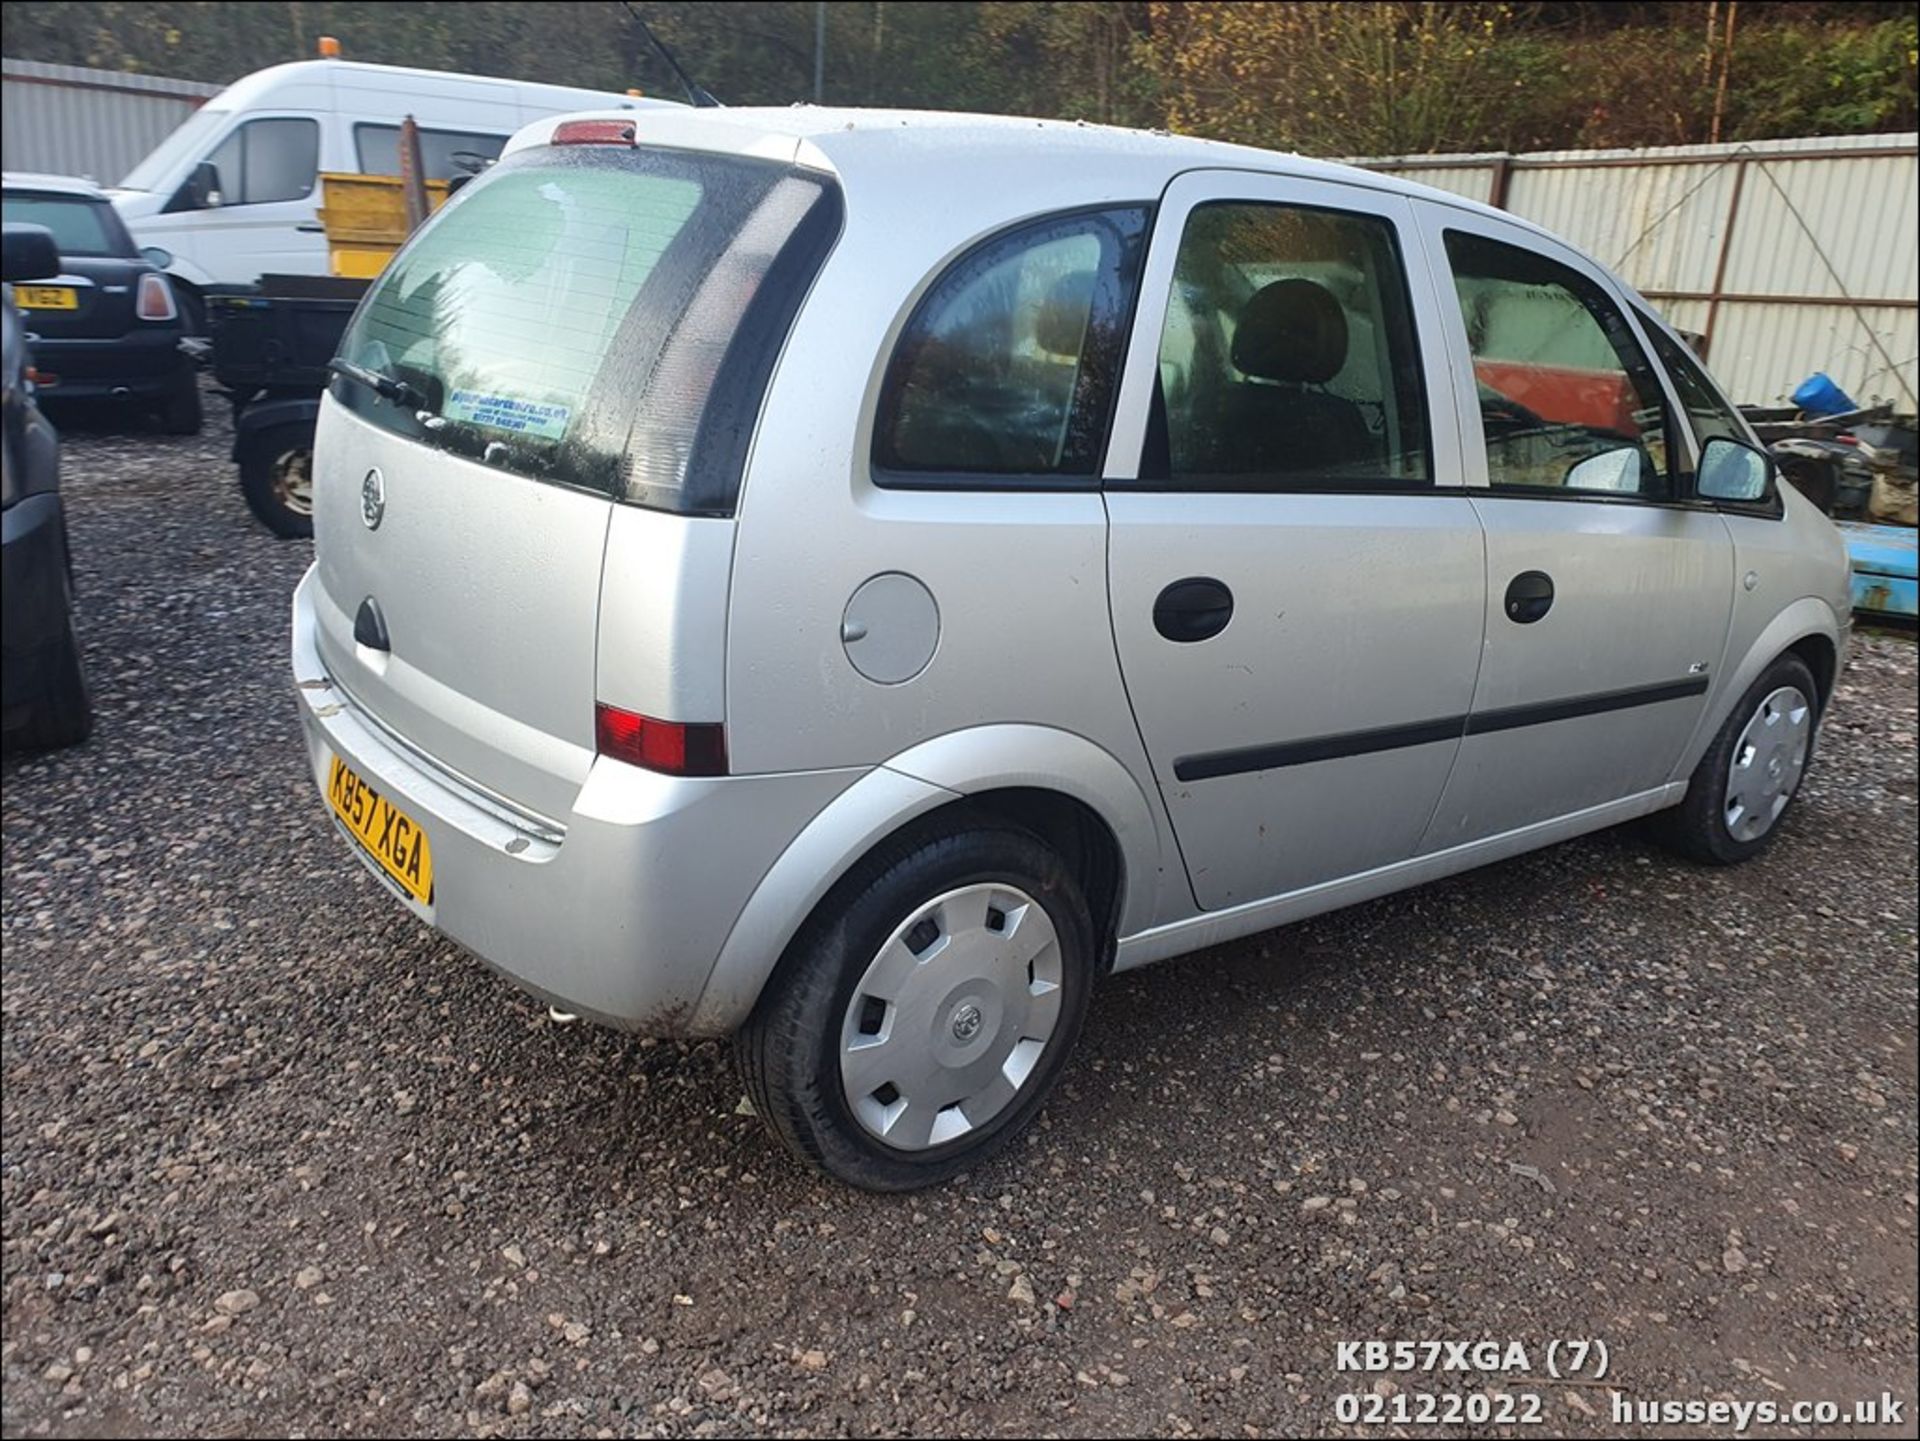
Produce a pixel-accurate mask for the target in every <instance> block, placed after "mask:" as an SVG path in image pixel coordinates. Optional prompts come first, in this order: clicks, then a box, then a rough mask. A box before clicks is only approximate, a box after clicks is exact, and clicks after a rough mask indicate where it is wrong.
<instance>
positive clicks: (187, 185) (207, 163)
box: [167, 160, 220, 210]
mask: <svg viewBox="0 0 1920 1441" xmlns="http://www.w3.org/2000/svg"><path fill="white" fill-rule="evenodd" d="M219 205H220V167H219V166H218V165H215V164H214V163H213V162H212V161H211V160H202V161H201V162H200V163H199V164H198V165H196V166H194V167H193V170H192V171H191V173H189V174H188V176H187V178H186V180H184V181H183V182H182V183H181V186H180V190H179V193H178V194H176V195H175V196H174V197H173V204H171V205H169V206H168V207H167V209H169V210H214V209H217V208H218V207H219Z"/></svg>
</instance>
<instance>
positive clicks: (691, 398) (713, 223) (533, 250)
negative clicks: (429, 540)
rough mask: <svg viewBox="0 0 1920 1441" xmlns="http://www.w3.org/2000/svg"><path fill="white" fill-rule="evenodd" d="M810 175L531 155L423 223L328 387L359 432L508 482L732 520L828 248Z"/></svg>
mask: <svg viewBox="0 0 1920 1441" xmlns="http://www.w3.org/2000/svg"><path fill="white" fill-rule="evenodd" d="M839 219H840V209H839V192H838V190H837V188H836V187H834V186H833V185H832V184H831V182H830V181H828V180H827V179H825V178H824V177H822V176H819V175H817V174H812V173H808V172H804V171H798V170H794V169H792V168H790V167H787V166H784V165H780V164H776V163H773V162H767V161H758V160H749V159H745V158H741V157H735V156H723V155H703V154H698V153H695V152H673V151H665V150H658V151H654V150H632V149H625V148H622V149H614V148H612V147H603V146H578V147H573V146H569V147H542V148H537V149H531V150H524V151H521V152H519V153H518V154H516V155H513V156H510V157H508V158H507V159H506V160H504V161H502V162H501V163H500V164H499V165H497V166H495V167H494V168H493V169H491V170H490V171H488V172H487V174H486V175H485V176H483V177H482V178H481V179H479V180H476V181H474V182H473V183H472V184H471V185H469V186H468V187H467V188H466V189H464V190H463V191H461V193H460V194H459V195H458V196H456V197H455V198H454V199H453V200H452V201H450V202H449V203H448V204H447V205H446V206H444V207H443V208H442V209H441V210H440V211H438V212H437V213H436V214H435V216H434V217H433V219H432V220H431V221H429V223H428V224H427V225H426V226H424V227H423V228H422V229H421V230H420V232H419V233H418V234H417V235H415V237H414V238H413V239H412V240H411V241H409V242H408V244H407V245H406V247H405V248H404V249H403V250H402V251H401V252H400V254H399V255H397V256H396V257H395V258H394V260H393V262H392V264H390V265H389V266H388V267H387V269H386V270H385V272H383V273H382V275H381V277H380V279H379V280H378V282H377V283H376V284H375V286H374V288H373V289H372V290H371V291H369V292H368V294H367V297H366V299H365V300H364V301H363V302H362V303H361V306H360V308H359V310H357V311H356V312H355V314H354V319H353V322H352V324H351V325H350V326H349V327H348V330H347V333H346V335H345V337H344V338H343V339H342V341H341V355H342V358H343V359H344V360H346V361H348V362H350V363H351V364H352V365H354V366H358V367H361V368H362V369H363V370H365V371H370V372H373V373H375V374H377V375H379V376H381V377H385V378H388V379H390V380H392V381H397V382H399V383H400V384H401V385H403V386H405V387H406V388H407V390H408V392H410V394H409V395H408V396H407V398H406V401H405V403H401V404H395V403H393V402H391V401H389V400H385V399H382V398H380V397H379V396H378V395H376V394H375V393H374V391H373V390H372V389H370V388H369V387H368V386H366V385H362V384H356V383H353V382H350V381H347V380H344V379H340V378H336V379H335V381H334V382H333V394H334V395H335V396H336V397H337V398H338V399H339V400H340V401H341V403H342V404H345V405H347V406H348V407H349V408H350V409H353V410H355V411H356V412H358V413H359V414H361V415H363V416H365V417H366V418H367V419H369V420H371V421H373V422H374V423H375V424H378V425H382V426H384V427H386V428H388V429H391V430H395V431H398V432H399V433H402V434H405V435H407V436H409V437H411V438H414V439H417V440H419V441H421V442H422V443H425V444H431V445H435V446H438V447H442V448H445V449H449V450H452V451H454V452H456V453H458V454H463V455H467V456H470V457H472V458H475V459H479V460H483V461H485V462H486V463H488V464H491V465H497V466H500V467H501V468H503V469H506V470H510V471H513V472H515V473H517V474H521V475H526V476H529V477H532V478H534V479H538V480H547V481H553V482H556V483H559V484H563V485H571V486H579V487H584V488H586V489H591V490H595V491H600V492H603V493H605V494H608V495H611V496H614V497H616V498H619V499H623V500H628V501H632V502H635V503H637V504H642V505H650V506H656V507H660V508H665V509H672V510H680V511H686V512H691V513H700V514H726V513H730V512H731V510H732V507H733V504H734V500H735V497H736V495H737V492H738V488H739V480H740V472H741V469H742V467H743V465H744V459H745V453H746V447H747V443H748V440H749V439H750V437H751V432H752V428H753V424H754V421H755V420H756V419H757V417H758V414H759V404H760V399H761V396H762V394H763V393H764V391H765V387H766V382H767V378H768V376H769V374H770V373H771V369H772V365H773V361H774V357H775V356H776V355H777V354H778V352H779V349H780V346H781V343H782V342H783V341H784V339H785V336H786V332H787V329H788V327H789V326H790V325H791V323H792V320H793V316H794V314H795V312H796V311H797V309H798V305H799V300H800V297H801V295H802V294H803V293H804V291H805V289H806V286H807V285H808V283H810V282H811V280H812V277H813V274H814V273H815V271H816V270H817V269H818V267H819V264H820V262H821V260H822V259H824V257H825V254H826V251H827V248H828V247H829V246H830V245H831V244H832V241H833V238H834V237H835V236H836V235H837V234H838V231H839Z"/></svg>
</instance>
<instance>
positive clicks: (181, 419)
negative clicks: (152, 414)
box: [158, 369, 201, 435]
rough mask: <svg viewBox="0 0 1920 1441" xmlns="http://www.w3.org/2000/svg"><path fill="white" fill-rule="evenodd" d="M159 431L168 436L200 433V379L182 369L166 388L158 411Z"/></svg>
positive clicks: (189, 371) (190, 371)
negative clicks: (164, 396)
mask: <svg viewBox="0 0 1920 1441" xmlns="http://www.w3.org/2000/svg"><path fill="white" fill-rule="evenodd" d="M158 415H159V420H160V429H161V430H163V431H164V432H166V434H168V435H198V434H199V433H200V419H201V415H200V377H199V376H198V375H197V374H195V373H194V372H193V371H192V370H188V369H183V370H182V371H181V372H180V373H179V374H178V375H176V376H175V377H174V379H173V381H172V383H171V384H170V385H168V387H167V398H166V399H165V400H163V401H162V402H161V403H160V409H159V411H158Z"/></svg>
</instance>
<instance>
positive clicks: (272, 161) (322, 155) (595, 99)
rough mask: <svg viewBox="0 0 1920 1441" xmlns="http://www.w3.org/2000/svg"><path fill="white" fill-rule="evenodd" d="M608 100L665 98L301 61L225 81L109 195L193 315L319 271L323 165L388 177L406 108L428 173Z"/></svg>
mask: <svg viewBox="0 0 1920 1441" xmlns="http://www.w3.org/2000/svg"><path fill="white" fill-rule="evenodd" d="M609 105H611V106H614V107H615V108H618V109H640V108H643V107H650V106H671V105H673V102H671V101H665V100H646V99H640V98H638V97H633V96H626V95H609V94H606V93H604V92H602V91H597V90H576V89H573V88H570V87H568V86H564V85H534V84H530V83H528V82H526V81H521V80H498V79H493V78H491V77H488V76H481V75H450V74H447V73H446V72H444V71H438V70H412V69H407V68H403V67H400V66H394V65H362V64H359V63H357V62H353V61H346V60H337V59H322V60H303V61H299V62H297V63H294V64H290V65H275V66H273V67H272V68H270V69H267V70H257V71H255V72H254V73H253V74H251V75H248V76H246V77H245V78H243V79H240V80H237V81H235V82H234V83H233V84H232V85H229V86H228V87H227V88H226V89H225V90H223V91H221V92H220V93H219V94H218V95H216V96H214V97H213V99H211V100H209V101H208V102H207V104H206V105H205V106H204V107H203V108H202V109H200V110H198V111H196V112H195V113H194V114H193V116H192V117H190V118H189V119H188V120H187V121H186V122H185V123H184V124H182V125H181V126H180V128H179V129H177V130H175V131H174V132H173V134H171V135H169V136H168V137H167V138H166V139H165V140H163V141H161V142H160V144H159V146H158V147H157V148H156V149H155V150H154V152H153V153H152V154H151V155H149V156H147V158H146V159H145V160H143V161H141V162H140V163H139V164H138V165H136V166H135V167H134V168H133V170H132V172H131V173H129V174H128V176H127V177H126V179H124V180H122V181H121V182H120V184H119V185H118V186H117V187H116V188H114V189H113V190H111V191H109V192H108V193H109V194H110V195H111V196H112V198H113V203H114V208H115V209H116V210H118V211H119V213H120V218H121V219H122V220H124V221H125V222H126V225H127V228H128V229H129V230H131V231H132V232H133V235H134V238H135V240H136V241H137V242H138V243H139V244H140V245H142V246H159V247H161V248H162V249H164V250H166V251H168V252H169V253H170V254H171V255H172V257H173V260H172V264H171V265H170V266H169V267H168V269H169V270H170V271H171V272H172V274H173V275H174V276H175V278H176V279H177V280H178V281H179V282H181V288H182V290H183V292H184V298H185V300H186V302H187V304H188V306H189V309H190V310H192V311H193V312H194V313H195V316H194V318H195V319H196V320H197V319H198V318H199V310H200V307H199V304H198V301H199V292H200V291H202V290H204V289H205V288H207V287H209V286H219V285H250V284H252V283H253V282H254V281H255V280H257V279H259V277H260V276H262V275H270V274H271V275H325V274H326V273H327V240H326V236H325V234H324V233H323V232H322V230H321V228H320V217H319V207H320V183H319V176H320V173H321V172H322V171H347V172H358V173H361V174H366V175H397V174H399V171H400V166H399V148H400V147H399V139H400V122H401V120H402V119H404V118H405V117H406V116H408V115H411V116H413V118H414V121H415V123H416V124H418V125H419V126H420V129H421V135H420V151H421V159H422V161H423V162H424V164H425V169H426V172H427V176H428V178H429V179H439V180H445V179H448V178H449V177H451V176H453V175H456V174H459V173H461V172H462V170H463V169H468V170H470V169H473V168H477V166H478V165H479V164H480V163H483V162H484V161H487V160H491V159H493V158H494V157H495V156H497V155H498V154H499V153H500V149H501V147H502V146H503V145H505V144H506V142H507V137H508V136H510V135H512V134H513V132H514V131H516V130H518V129H519V128H520V127H521V126H522V125H525V124H527V123H528V122H529V121H533V120H538V119H542V118H544V117H545V116H548V115H558V114H561V113H562V112H565V111H569V110H587V109H594V110H604V109H606V108H607V107H608V106H609ZM674 108H679V107H677V106H675V107H674ZM196 328H198V327H197V326H196Z"/></svg>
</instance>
